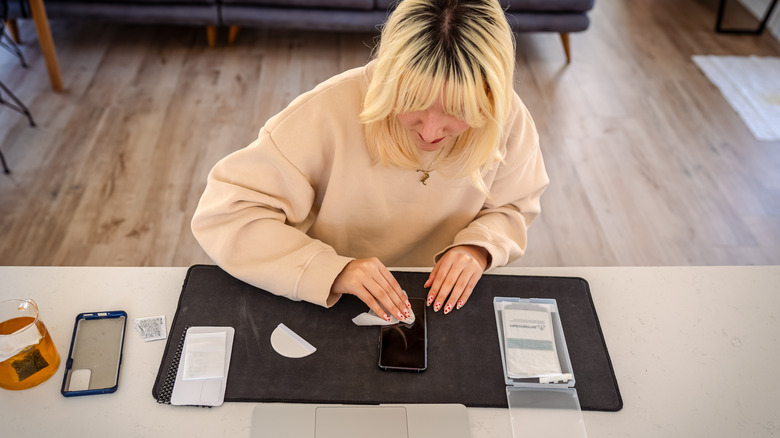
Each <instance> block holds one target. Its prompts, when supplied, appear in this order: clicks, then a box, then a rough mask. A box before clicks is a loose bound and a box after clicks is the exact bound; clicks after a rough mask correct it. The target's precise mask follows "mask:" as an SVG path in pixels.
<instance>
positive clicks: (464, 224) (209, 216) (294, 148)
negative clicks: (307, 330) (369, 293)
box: [192, 67, 549, 306]
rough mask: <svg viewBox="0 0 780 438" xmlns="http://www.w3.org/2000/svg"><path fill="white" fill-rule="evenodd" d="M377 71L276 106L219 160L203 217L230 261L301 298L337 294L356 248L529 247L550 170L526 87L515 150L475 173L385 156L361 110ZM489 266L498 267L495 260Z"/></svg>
mask: <svg viewBox="0 0 780 438" xmlns="http://www.w3.org/2000/svg"><path fill="white" fill-rule="evenodd" d="M368 74H369V71H368V70H367V68H366V67H361V68H357V69H353V70H350V71H347V72H344V73H342V74H340V75H337V76H334V77H333V78H331V79H329V80H327V81H325V82H323V83H322V84H320V85H318V86H317V87H315V88H314V89H313V90H312V91H310V92H307V93H304V94H303V95H301V96H299V97H298V98H296V99H295V100H294V101H293V102H292V103H291V104H290V105H289V106H288V107H287V108H286V109H284V110H283V111H282V112H280V113H279V114H277V115H276V116H274V117H272V118H271V119H270V120H268V122H267V123H266V125H265V126H264V127H263V128H262V129H261V130H260V134H259V137H258V138H257V140H255V141H254V142H252V143H251V144H250V145H249V146H248V147H246V148H244V149H241V150H239V151H237V152H235V153H233V154H231V155H229V156H227V157H225V158H224V159H222V160H221V161H220V162H219V163H217V164H216V166H215V167H214V168H213V169H212V171H211V173H210V174H209V177H208V183H207V186H206V190H205V192H204V193H203V196H202V198H201V200H200V204H199V205H198V208H197V211H196V212H195V216H194V218H193V220H192V231H193V233H194V234H195V237H196V238H197V240H198V242H200V244H201V246H202V247H203V248H204V250H205V251H206V252H207V253H208V255H209V256H210V257H211V258H212V259H213V260H214V262H215V263H217V264H218V265H220V266H221V267H222V268H223V269H224V270H225V271H227V272H228V273H230V274H231V275H233V276H235V277H236V278H238V279H241V280H243V281H245V282H247V283H249V284H252V285H255V286H257V287H260V288H262V289H265V290H267V291H270V292H272V293H275V294H277V295H283V296H286V297H288V298H290V299H293V300H305V301H309V302H312V303H315V304H319V305H322V306H331V305H333V304H334V303H335V302H336V300H337V299H338V296H337V295H334V294H331V293H330V287H331V285H332V284H333V280H334V279H335V278H336V276H337V275H338V274H339V273H340V272H341V270H342V269H343V268H344V266H346V264H347V263H349V262H350V261H351V260H353V259H354V258H364V257H372V256H375V257H377V258H378V259H379V260H380V261H382V263H384V264H385V266H389V267H400V266H433V264H434V262H435V260H437V259H438V257H440V256H441V254H443V253H444V252H445V251H446V250H447V249H449V248H450V247H452V246H455V245H463V244H472V245H478V246H481V247H483V248H485V249H487V250H488V252H489V253H490V255H491V259H492V262H491V266H490V267H495V266H501V265H505V264H506V263H509V262H510V261H512V260H514V259H517V258H519V257H520V256H521V255H522V254H523V252H524V251H525V247H526V232H527V229H528V225H529V224H530V223H531V221H532V220H533V219H534V217H536V215H537V214H538V213H539V209H540V207H539V197H540V195H541V194H542V192H543V191H544V189H545V187H546V186H547V184H548V182H549V180H548V178H547V173H546V172H545V169H544V163H543V161H542V154H541V151H540V150H539V142H538V136H537V133H536V128H535V126H534V124H533V121H532V119H531V116H530V115H529V114H528V111H527V109H526V108H525V106H524V105H523V104H522V102H521V101H520V98H519V97H517V95H515V99H514V103H513V113H512V115H511V117H510V120H509V121H508V125H507V128H506V134H505V138H506V141H505V147H506V158H505V160H504V162H503V163H500V164H497V165H495V166H494V168H493V169H491V170H490V171H489V172H488V173H487V175H486V176H485V182H486V183H487V187H488V188H489V189H490V193H491V194H492V198H490V199H488V198H487V197H486V196H485V195H483V194H482V193H481V192H480V191H479V190H477V189H476V188H475V187H474V186H473V185H472V184H471V181H470V179H469V178H459V179H450V178H447V177H445V176H444V175H442V174H441V173H439V172H437V171H436V170H433V171H432V172H431V174H430V175H431V176H430V178H429V179H428V180H427V185H423V184H422V183H421V182H420V179H419V178H420V173H418V172H415V171H413V170H408V169H401V168H398V167H389V166H384V165H382V164H377V163H373V162H372V160H371V158H370V156H369V154H368V150H367V147H366V144H365V139H364V138H365V137H364V131H363V126H362V125H361V123H360V121H359V118H358V115H359V113H360V111H361V106H362V103H363V97H364V95H365V92H366V88H367V86H368V82H369V78H368ZM490 267H489V268H490Z"/></svg>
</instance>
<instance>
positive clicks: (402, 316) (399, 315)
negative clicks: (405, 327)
mask: <svg viewBox="0 0 780 438" xmlns="http://www.w3.org/2000/svg"><path fill="white" fill-rule="evenodd" d="M404 319H406V318H404V314H403V313H401V312H398V320H399V321H403V320H404Z"/></svg>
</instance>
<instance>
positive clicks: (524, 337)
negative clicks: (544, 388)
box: [503, 303, 561, 379]
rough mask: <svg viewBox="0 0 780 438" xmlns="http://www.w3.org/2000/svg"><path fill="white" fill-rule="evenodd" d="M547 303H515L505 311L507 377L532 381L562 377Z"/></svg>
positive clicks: (549, 308)
mask: <svg viewBox="0 0 780 438" xmlns="http://www.w3.org/2000/svg"><path fill="white" fill-rule="evenodd" d="M551 312H552V309H551V307H550V306H549V305H547V304H532V303H515V304H512V305H510V306H507V307H505V308H504V310H503V315H504V316H503V323H504V351H505V354H506V365H507V375H508V376H509V377H511V378H514V379H517V378H531V377H543V376H549V375H559V374H561V364H560V362H559V360H558V350H557V348H556V345H555V335H554V333H553V327H552V316H551Z"/></svg>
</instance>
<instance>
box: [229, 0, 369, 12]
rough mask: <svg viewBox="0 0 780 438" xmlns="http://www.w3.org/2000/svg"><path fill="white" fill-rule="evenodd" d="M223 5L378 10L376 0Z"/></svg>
mask: <svg viewBox="0 0 780 438" xmlns="http://www.w3.org/2000/svg"><path fill="white" fill-rule="evenodd" d="M222 3H223V4H241V5H247V6H276V7H279V8H291V9H296V8H305V9H309V8H311V9H344V10H361V11H370V10H373V9H376V3H375V1H374V0H222Z"/></svg>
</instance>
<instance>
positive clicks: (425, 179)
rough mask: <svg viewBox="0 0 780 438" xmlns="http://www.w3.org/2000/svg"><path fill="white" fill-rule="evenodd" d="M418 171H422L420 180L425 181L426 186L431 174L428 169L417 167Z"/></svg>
mask: <svg viewBox="0 0 780 438" xmlns="http://www.w3.org/2000/svg"><path fill="white" fill-rule="evenodd" d="M417 171H418V172H422V174H423V175H422V176H421V177H420V182H421V183H423V185H424V186H427V185H428V183H426V182H425V181H427V180H428V178H430V177H431V175H429V174H428V171H427V170H423V169H417Z"/></svg>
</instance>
